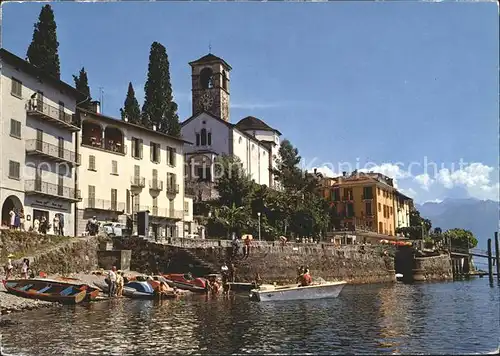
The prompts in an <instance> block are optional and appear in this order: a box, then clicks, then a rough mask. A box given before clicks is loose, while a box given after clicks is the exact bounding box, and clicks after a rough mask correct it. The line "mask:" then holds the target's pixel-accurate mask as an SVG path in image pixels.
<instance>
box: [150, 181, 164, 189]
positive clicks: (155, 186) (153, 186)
mask: <svg viewBox="0 0 500 356" xmlns="http://www.w3.org/2000/svg"><path fill="white" fill-rule="evenodd" d="M149 189H150V190H155V191H157V192H160V191H162V190H163V181H162V180H158V179H152V180H150V181H149Z"/></svg>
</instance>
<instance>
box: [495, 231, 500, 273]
mask: <svg viewBox="0 0 500 356" xmlns="http://www.w3.org/2000/svg"><path fill="white" fill-rule="evenodd" d="M495 259H496V264H497V279H498V281H500V251H499V250H498V231H495Z"/></svg>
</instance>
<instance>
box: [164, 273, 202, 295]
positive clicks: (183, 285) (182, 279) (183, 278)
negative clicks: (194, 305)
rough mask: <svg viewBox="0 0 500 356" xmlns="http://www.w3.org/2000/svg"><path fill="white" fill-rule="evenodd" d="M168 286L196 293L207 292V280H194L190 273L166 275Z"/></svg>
mask: <svg viewBox="0 0 500 356" xmlns="http://www.w3.org/2000/svg"><path fill="white" fill-rule="evenodd" d="M163 277H164V278H165V279H166V282H167V284H168V285H169V286H170V287H172V288H173V287H176V288H179V289H185V290H189V291H191V292H195V293H206V292H207V286H208V283H207V280H206V279H205V278H194V277H193V276H191V274H190V273H187V274H176V273H171V274H164V275H163Z"/></svg>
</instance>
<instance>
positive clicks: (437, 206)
mask: <svg viewBox="0 0 500 356" xmlns="http://www.w3.org/2000/svg"><path fill="white" fill-rule="evenodd" d="M416 208H417V209H418V211H420V214H421V216H423V217H425V218H427V219H430V220H431V221H432V228H435V227H440V228H441V229H442V230H443V231H445V230H447V229H452V228H455V227H457V228H462V229H467V230H470V231H472V232H473V233H474V235H475V236H476V237H477V239H478V240H479V244H478V248H481V249H486V243H487V242H486V241H487V240H488V238H490V237H491V238H493V233H494V232H495V231H497V230H498V226H499V204H498V202H494V201H492V200H477V199H445V200H444V201H442V202H441V203H431V202H429V203H424V204H422V205H419V204H417V205H416Z"/></svg>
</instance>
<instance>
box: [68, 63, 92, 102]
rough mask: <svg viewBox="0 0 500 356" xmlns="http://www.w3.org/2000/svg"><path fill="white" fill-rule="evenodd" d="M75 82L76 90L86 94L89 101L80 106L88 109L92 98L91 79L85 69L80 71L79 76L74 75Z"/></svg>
mask: <svg viewBox="0 0 500 356" xmlns="http://www.w3.org/2000/svg"><path fill="white" fill-rule="evenodd" d="M73 80H74V81H75V88H76V90H78V91H79V92H81V93H83V94H85V96H86V97H87V100H86V101H85V102H84V103H82V104H80V106H82V107H84V108H88V107H89V104H90V101H91V100H92V97H91V96H90V87H89V79H88V77H87V72H86V71H85V68H84V67H82V69H80V72H79V73H78V75H73Z"/></svg>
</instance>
